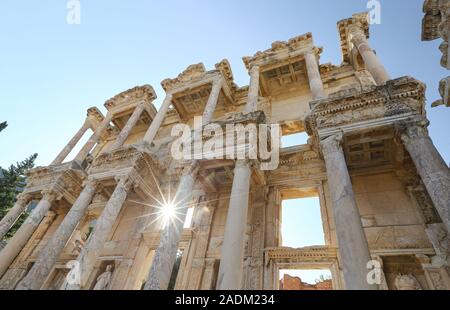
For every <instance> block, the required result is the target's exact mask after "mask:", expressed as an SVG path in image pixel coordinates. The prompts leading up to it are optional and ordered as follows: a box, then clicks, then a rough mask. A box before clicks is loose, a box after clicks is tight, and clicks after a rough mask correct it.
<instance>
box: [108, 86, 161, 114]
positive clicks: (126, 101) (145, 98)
mask: <svg viewBox="0 0 450 310" xmlns="http://www.w3.org/2000/svg"><path fill="white" fill-rule="evenodd" d="M156 97H157V96H156V93H155V90H154V89H153V87H152V86H150V85H144V86H136V87H133V88H131V89H128V90H126V91H124V92H122V93H120V94H118V95H116V96H114V97H113V98H111V99H109V100H108V101H106V102H105V108H106V109H108V111H109V110H112V109H116V108H120V107H123V106H127V105H132V104H137V103H140V102H146V103H147V102H148V103H151V102H152V101H153V100H155V99H156Z"/></svg>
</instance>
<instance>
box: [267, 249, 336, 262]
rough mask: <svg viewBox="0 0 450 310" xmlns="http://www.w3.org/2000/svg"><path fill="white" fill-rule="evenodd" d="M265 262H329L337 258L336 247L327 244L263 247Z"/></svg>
mask: <svg viewBox="0 0 450 310" xmlns="http://www.w3.org/2000/svg"><path fill="white" fill-rule="evenodd" d="M264 252H265V255H266V258H267V259H266V262H267V263H268V262H269V261H270V260H272V261H276V262H280V263H283V262H291V263H295V262H302V263H308V262H330V263H332V262H333V261H335V260H336V259H337V249H336V248H332V247H328V246H312V247H305V248H300V249H295V248H286V247H279V248H267V249H265V251H264Z"/></svg>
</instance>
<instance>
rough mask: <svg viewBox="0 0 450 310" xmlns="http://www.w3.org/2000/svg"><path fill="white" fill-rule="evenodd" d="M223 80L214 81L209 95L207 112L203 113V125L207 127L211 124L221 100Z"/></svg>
mask: <svg viewBox="0 0 450 310" xmlns="http://www.w3.org/2000/svg"><path fill="white" fill-rule="evenodd" d="M222 85H223V82H222V79H217V80H214V82H213V85H212V89H211V94H210V95H209V98H208V102H207V103H206V106H205V110H204V112H203V125H207V124H208V123H209V122H211V120H212V118H213V115H214V112H215V111H216V106H217V102H218V100H219V95H220V91H221V90H222Z"/></svg>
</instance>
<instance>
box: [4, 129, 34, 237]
mask: <svg viewBox="0 0 450 310" xmlns="http://www.w3.org/2000/svg"><path fill="white" fill-rule="evenodd" d="M6 126H7V124H6V122H4V123H0V131H1V130H3V129H5V128H6ZM36 158H37V154H33V155H31V156H30V157H29V158H27V159H25V160H24V161H21V162H18V163H16V164H15V165H11V166H10V167H9V168H8V169H3V168H2V167H0V219H1V218H3V217H4V216H5V215H6V214H7V213H8V211H9V210H10V209H11V208H12V207H13V206H14V203H15V202H16V197H17V195H18V194H19V193H21V192H22V191H23V189H24V188H25V185H26V177H25V173H26V172H27V171H28V170H29V169H31V168H33V167H34V162H35V160H36ZM27 216H28V214H27V212H24V214H22V216H21V217H20V218H19V219H18V220H17V222H16V223H15V224H14V226H13V227H12V228H11V229H10V231H9V232H8V234H7V235H6V236H5V237H6V238H9V237H11V236H12V235H13V234H14V232H15V231H16V230H17V229H18V228H19V227H20V225H21V224H22V223H23V221H24V220H25V218H26V217H27Z"/></svg>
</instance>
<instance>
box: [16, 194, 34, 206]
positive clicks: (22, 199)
mask: <svg viewBox="0 0 450 310" xmlns="http://www.w3.org/2000/svg"><path fill="white" fill-rule="evenodd" d="M31 198H32V197H31V195H30V194H26V193H21V194H19V195H17V203H19V204H20V205H22V206H23V205H26V204H27V203H28V202H29V201H30V200H31Z"/></svg>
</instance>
